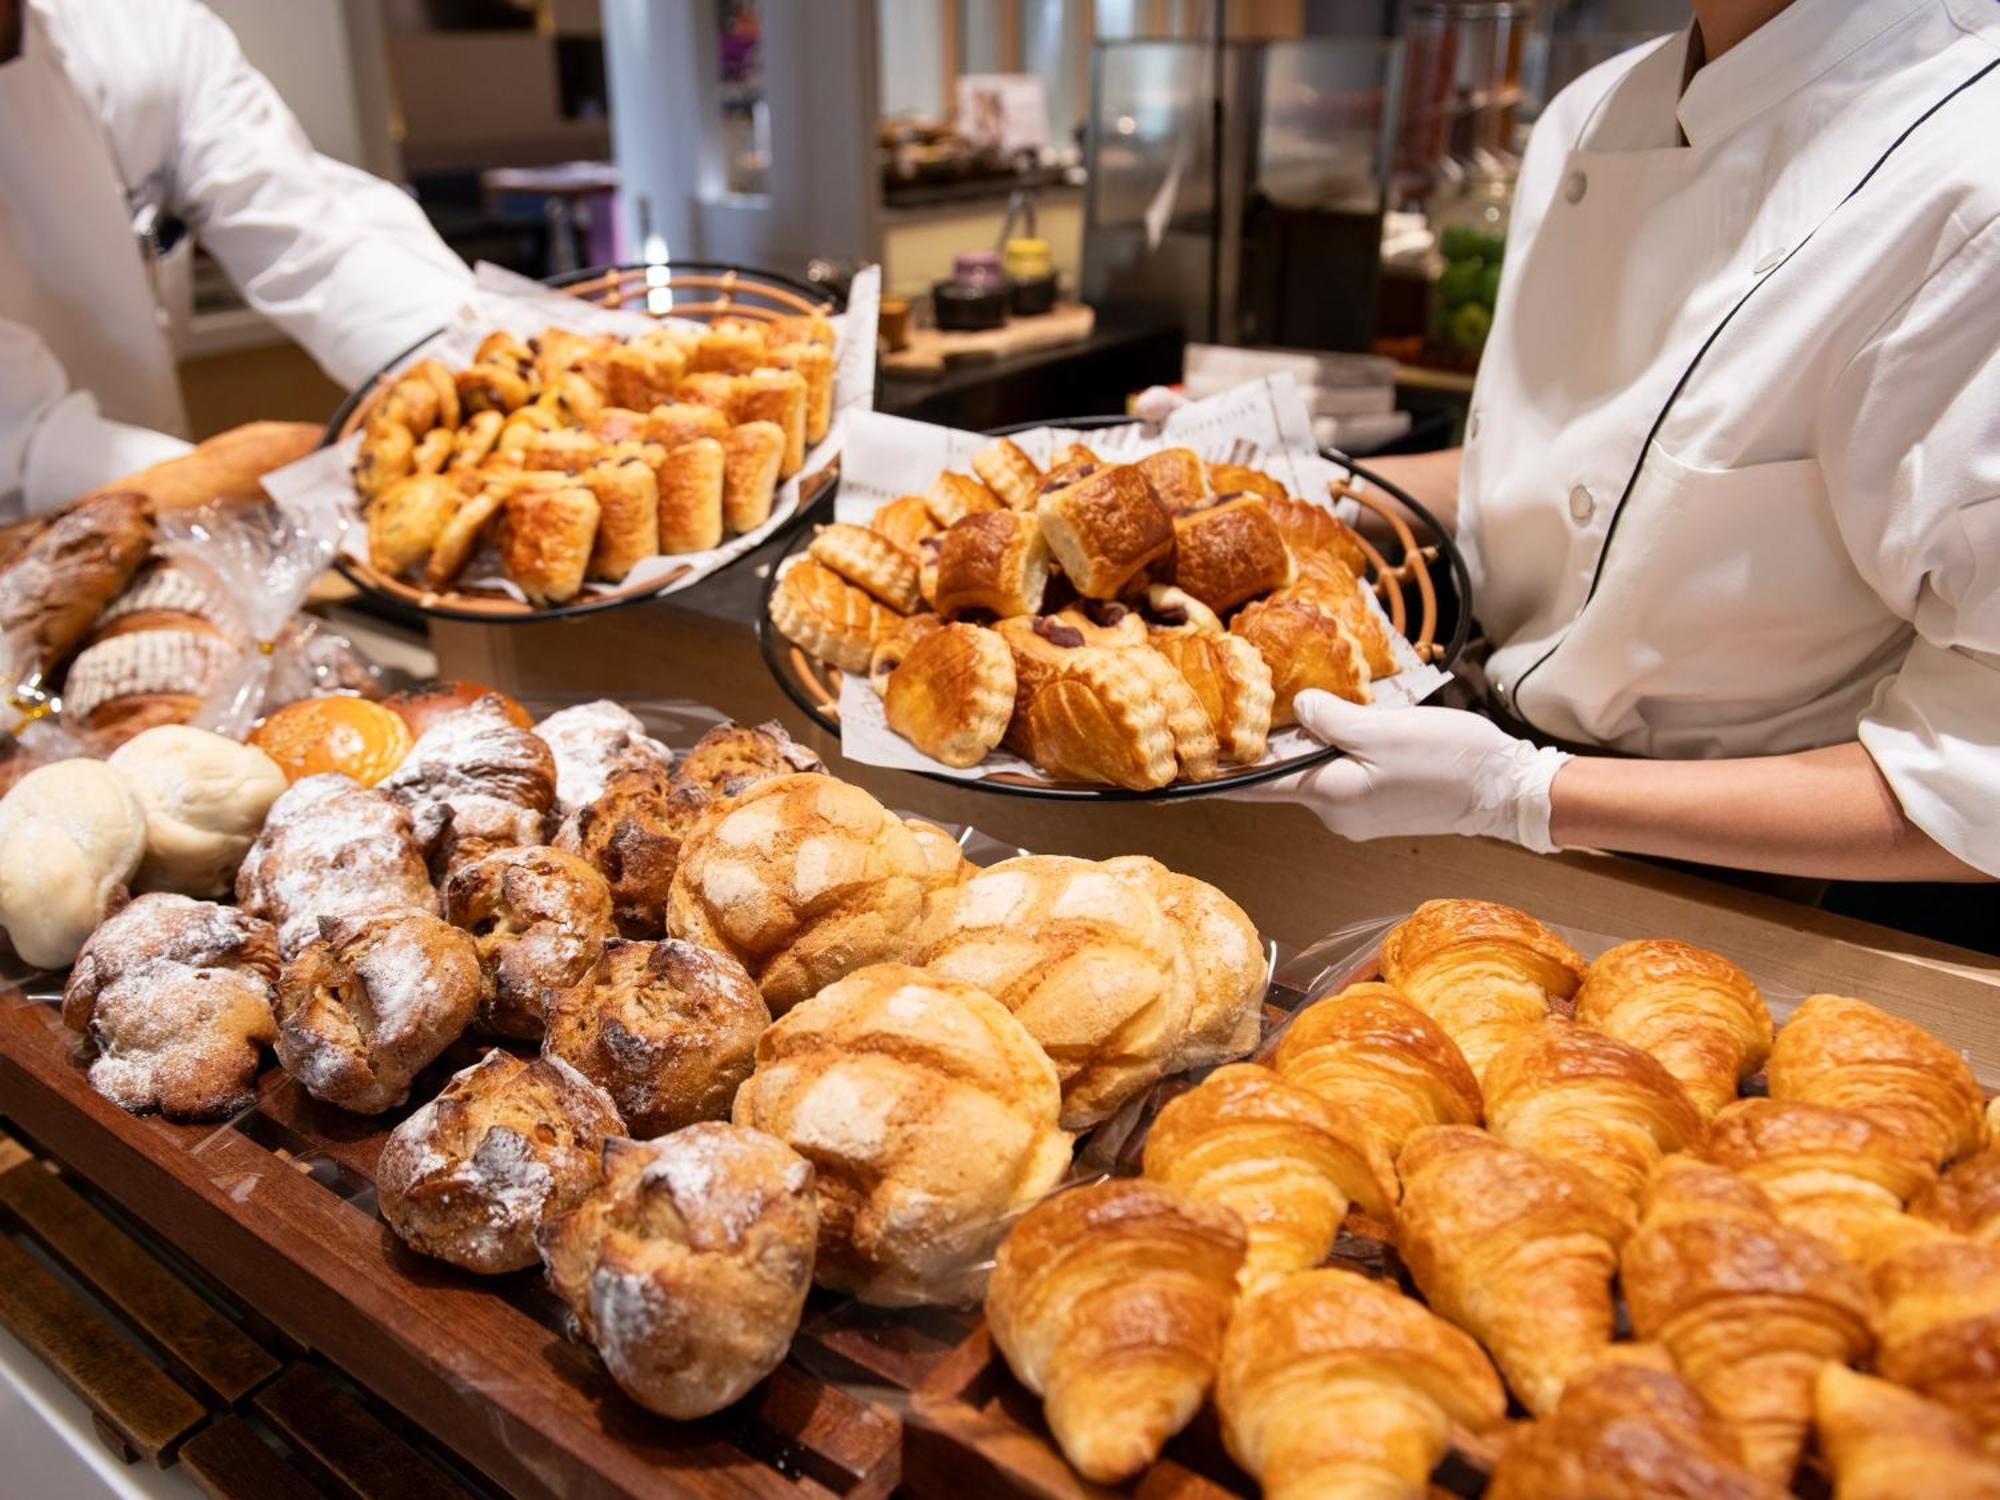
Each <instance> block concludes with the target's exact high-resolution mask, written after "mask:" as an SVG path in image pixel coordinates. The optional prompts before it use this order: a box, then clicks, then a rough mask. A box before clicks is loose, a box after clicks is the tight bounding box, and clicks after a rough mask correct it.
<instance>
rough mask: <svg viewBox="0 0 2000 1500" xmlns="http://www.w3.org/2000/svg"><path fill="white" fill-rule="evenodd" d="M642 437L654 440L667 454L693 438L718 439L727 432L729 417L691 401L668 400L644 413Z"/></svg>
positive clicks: (726, 434)
mask: <svg viewBox="0 0 2000 1500" xmlns="http://www.w3.org/2000/svg"><path fill="white" fill-rule="evenodd" d="M643 430H644V432H645V435H646V440H647V441H648V442H652V443H658V444H659V445H660V446H661V447H662V448H664V449H666V450H667V451H668V452H669V453H671V452H673V451H674V449H676V448H681V447H685V446H686V445H687V444H689V443H692V442H693V441H694V440H695V439H696V438H716V439H718V440H719V439H721V438H724V437H727V436H728V435H729V418H727V417H725V416H724V415H723V414H722V413H721V412H719V411H717V410H716V409H715V408H714V407H712V406H702V405H700V404H699V403H696V402H692V401H669V402H666V403H664V404H662V405H659V406H655V407H654V408H652V410H650V411H648V412H647V413H646V425H645V427H644V429H643Z"/></svg>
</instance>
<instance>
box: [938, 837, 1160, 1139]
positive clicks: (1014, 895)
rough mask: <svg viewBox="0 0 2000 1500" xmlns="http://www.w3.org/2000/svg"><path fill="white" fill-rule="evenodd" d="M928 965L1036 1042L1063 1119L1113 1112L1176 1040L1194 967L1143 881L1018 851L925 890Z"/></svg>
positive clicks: (1082, 1120) (1091, 1118) (1088, 1119)
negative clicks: (1052, 1076) (993, 1005)
mask: <svg viewBox="0 0 2000 1500" xmlns="http://www.w3.org/2000/svg"><path fill="white" fill-rule="evenodd" d="M918 951H919V958H920V961H921V962H922V963H923V964H924V965H925V966H926V967H927V968H928V969H929V970H930V971H931V972H932V973H933V974H936V975H937V976H939V977H940V978H944V979H951V980H956V981H957V982H959V983H961V984H970V985H976V986H977V987H978V988H980V989H982V990H984V991H985V992H986V993H988V994H990V995H992V996H993V997H994V998H995V999H996V1000H998V1001H999V1002H1000V1003H1001V1004H1002V1005H1004V1006H1006V1007H1007V1009H1008V1010H1010V1011H1012V1012H1013V1013H1014V1015H1015V1016H1016V1018H1018V1019H1019V1020H1020V1022H1021V1024H1022V1025H1023V1026H1025V1027H1027V1029H1028V1034H1029V1035H1030V1036H1032V1037H1034V1038H1035V1039H1036V1041H1037V1042H1039V1043H1040V1044H1041V1045H1042V1046H1043V1047H1044V1048H1046V1049H1047V1050H1048V1053H1049V1056H1050V1057H1051V1058H1053V1059H1054V1061H1055V1065H1056V1072H1057V1074H1058V1075H1059V1076H1060V1077H1061V1079H1062V1089H1063V1115H1062V1122H1063V1126H1064V1128H1065V1129H1069V1130H1080V1129H1082V1128H1084V1127H1085V1126H1087V1125H1094V1124H1096V1123H1098V1122H1099V1121H1101V1120H1106V1119H1109V1118H1110V1117H1111V1116H1112V1115H1114V1114H1116V1113H1117V1112H1118V1110H1119V1108H1120V1107H1121V1106H1123V1105H1124V1104H1125V1102H1126V1101H1127V1100H1129V1099H1131V1098H1133V1097H1135V1096H1136V1095H1138V1094H1139V1093H1141V1092H1143V1091H1144V1090H1145V1089H1146V1088H1147V1087H1149V1086H1150V1085H1151V1084H1152V1083H1153V1082H1154V1081H1155V1080H1157V1079H1158V1078H1159V1077H1160V1075H1161V1074H1162V1073H1163V1072H1165V1071H1166V1069H1167V1067H1168V1065H1169V1063H1170V1062H1171V1061H1172V1059H1173V1058H1175V1057H1176V1056H1177V1055H1178V1054H1179V1052H1180V1050H1181V1048H1182V1047H1183V1046H1184V1045H1185V1044H1186V1042H1187V1036H1188V1021H1189V1017H1190V1015H1191V1014H1192V1012H1193V1008H1194V998H1195V976H1194V969H1193V966H1192V964H1191V963H1190V962H1189V959H1188V954H1187V945H1186V943H1185V941H1184V940H1183V939H1182V937H1181V934H1180V931H1179V929H1178V928H1176V927H1175V926H1174V924H1173V923H1172V922H1171V921H1170V920H1169V919H1168V917H1167V915H1166V913H1165V912H1164V911H1162V910H1161V908H1160V904H1159V902H1158V901H1157V900H1156V899H1155V898H1154V897H1153V896H1152V895H1151V894H1150V893H1149V891H1147V890H1144V889H1139V888H1137V887H1136V886H1135V885H1134V883H1133V882H1132V881H1131V880H1130V879H1126V878H1121V877H1120V876H1119V875H1118V874H1117V873H1115V872H1113V871H1110V870H1107V869H1105V868H1104V867H1103V866H1101V865H1097V864H1093V863H1092V862H1091V861H1089V860H1084V859H1070V858H1068V857H1066V856H1061V855H1026V856H1023V857H1022V858H1019V859H1009V860H1003V861H1001V862H1000V863H999V864H997V865H991V866H988V867H987V868H986V869H984V870H982V871H980V872H979V873H978V874H977V875H974V876H973V877H972V878H971V879H970V880H968V881H966V882H965V883H964V884H963V885H960V886H957V887H956V888H954V889H951V890H946V891H940V892H938V893H937V894H936V895H935V896H933V898H932V902H931V910H930V913H929V914H928V915H927V916H926V918H925V921H924V932H923V937H922V940H921V942H920V944H919V950H918Z"/></svg>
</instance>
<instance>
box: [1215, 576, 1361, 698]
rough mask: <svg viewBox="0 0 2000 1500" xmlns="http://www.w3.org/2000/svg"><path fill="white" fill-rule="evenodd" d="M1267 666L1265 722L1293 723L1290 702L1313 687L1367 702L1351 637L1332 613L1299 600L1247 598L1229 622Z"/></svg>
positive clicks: (1359, 652)
mask: <svg viewBox="0 0 2000 1500" xmlns="http://www.w3.org/2000/svg"><path fill="white" fill-rule="evenodd" d="M1229 629H1230V632H1231V633H1232V634H1234V635H1238V636H1241V637H1242V638H1243V639H1244V640H1246V641H1248V642H1249V643H1250V644H1251V645H1253V646H1255V647H1256V648H1257V653H1258V655H1260V656H1262V657H1263V658H1264V662H1265V664H1266V665H1267V666H1269V667H1270V669H1271V691H1272V693H1273V695H1274V704H1273V707H1272V710H1271V725H1272V727H1273V728H1282V727H1284V726H1285V725H1288V724H1296V723H1297V722H1298V714H1297V712H1296V711H1295V710H1294V708H1293V706H1292V700H1293V699H1294V698H1296V697H1297V696H1298V695H1299V694H1300V693H1302V692H1304V691H1305V690H1306V689H1307V688H1319V689H1320V690H1322V691H1323V692H1328V693H1332V694H1333V695H1334V696H1335V697H1336V698H1345V699H1346V700H1347V701H1348V702H1349V703H1367V702H1369V701H1371V694H1370V693H1369V690H1368V663H1367V661H1366V659H1365V658H1364V657H1363V656H1362V652H1361V647H1360V646H1359V645H1358V644H1357V643H1356V642H1355V639H1354V636H1353V635H1352V634H1351V633H1350V632H1349V631H1348V630H1347V628H1346V627H1345V626H1343V625H1342V624H1341V622H1340V621H1339V620H1338V619H1336V618H1334V617H1333V616H1332V615H1329V614H1327V613H1326V612H1325V611H1324V610H1321V609H1319V608H1317V607H1316V606H1314V605H1311V604H1308V603H1306V602H1304V601H1303V600H1298V599H1289V600H1275V599H1253V600H1251V601H1250V603H1248V604H1246V605H1244V606H1243V608H1242V609H1240V610H1238V611H1237V612H1236V618H1235V619H1233V620H1231V621H1230V622H1229Z"/></svg>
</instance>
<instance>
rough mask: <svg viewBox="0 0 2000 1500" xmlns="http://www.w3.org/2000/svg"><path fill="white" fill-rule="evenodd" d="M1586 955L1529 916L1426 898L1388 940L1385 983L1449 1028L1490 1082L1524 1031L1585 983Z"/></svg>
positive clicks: (1495, 907) (1384, 956)
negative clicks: (1496, 1064) (1494, 1063)
mask: <svg viewBox="0 0 2000 1500" xmlns="http://www.w3.org/2000/svg"><path fill="white" fill-rule="evenodd" d="M1583 971H1584V962H1583V957H1582V955H1581V954H1579V953H1577V952H1576V950H1575V949H1573V948H1571V947H1570V945H1569V944H1568V943H1565V942H1564V941H1563V940H1562V939H1561V938H1560V937H1558V936H1556V934H1555V933H1553V932H1551V931H1550V930H1549V929H1548V928H1546V927H1544V926H1543V925H1542V924H1541V923H1540V922H1537V921H1536V920H1535V919H1534V918H1533V917H1531V916H1529V915H1528V914H1527V913H1526V912H1519V911H1515V910H1514V909H1513V908H1512V907H1509V906H1498V905H1495V904H1494V903H1493V902H1491V901H1426V902H1425V903H1424V904H1423V905H1422V906H1420V907H1418V908H1417V909H1416V911H1414V912H1413V913H1411V914H1410V916H1409V918H1408V919H1407V920H1406V921H1404V922H1402V923H1401V924H1399V925H1398V926H1396V927H1392V928H1391V929H1390V930H1389V933H1388V936H1386V937H1384V938H1383V939H1382V978H1383V979H1384V980H1386V981H1387V982H1388V983H1389V984H1390V985H1392V986H1393V987H1394V988H1395V989H1396V990H1397V991H1398V992H1400V993H1401V994H1402V995H1403V996H1404V997H1405V998H1407V999H1408V1000H1409V1001H1410V1002H1411V1003H1412V1004H1414V1005H1415V1006H1416V1007H1417V1008H1418V1009H1419V1010H1421V1011H1423V1012H1424V1013H1425V1014H1426V1015H1428V1016H1429V1017H1430V1018H1431V1019H1432V1020H1434V1021H1436V1022H1437V1023H1438V1025H1440V1026H1442V1027H1443V1028H1444V1030H1445V1035H1447V1036H1449V1037H1450V1038H1451V1039H1452V1040H1453V1041H1454V1042H1456V1043H1458V1050H1459V1051H1461V1052H1463V1053H1464V1054H1465V1060H1466V1061H1467V1062H1468V1063H1470V1064H1471V1065H1472V1073H1473V1076H1474V1077H1475V1078H1483V1077H1484V1076H1485V1074H1486V1064H1487V1063H1488V1062H1489V1061H1491V1060H1492V1057H1493V1054H1494V1053H1496V1052H1498V1051H1499V1050H1500V1049H1501V1047H1502V1046H1504V1045H1505V1044H1506V1042H1507V1040H1508V1038H1510V1037H1511V1036H1512V1035H1513V1034H1514V1033H1515V1032H1516V1031H1517V1030H1519V1029H1520V1028H1521V1027H1523V1026H1526V1025H1530V1024H1533V1023H1535V1022H1539V1021H1541V1020H1542V1019H1543V1018H1544V1017H1545V1016H1547V1015H1548V1013H1549V1002H1550V1001H1551V1000H1566V999H1568V998H1569V997H1570V996H1571V995H1573V994H1574V993H1576V987H1577V986H1578V985H1579V984H1581V983H1582V982H1583Z"/></svg>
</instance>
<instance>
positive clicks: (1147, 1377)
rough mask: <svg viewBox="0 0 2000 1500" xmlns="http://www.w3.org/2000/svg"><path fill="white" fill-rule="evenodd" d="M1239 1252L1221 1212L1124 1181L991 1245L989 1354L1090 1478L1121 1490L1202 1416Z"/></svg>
mask: <svg viewBox="0 0 2000 1500" xmlns="http://www.w3.org/2000/svg"><path fill="white" fill-rule="evenodd" d="M1243 1249H1244V1236H1243V1229H1242V1226H1241V1225H1240V1224H1239V1223H1238V1222H1237V1219H1236V1216H1235V1215H1234V1214H1232V1213H1230V1212H1229V1211H1228V1210H1226V1209H1221V1208H1215V1207H1212V1206H1210V1205H1208V1204H1205V1203H1201V1202H1199V1201H1197V1200H1195V1199H1193V1198H1190V1197H1188V1196H1186V1195H1185V1194H1182V1193H1178V1192H1175V1191H1174V1190H1173V1189H1171V1188H1167V1187H1163V1186H1160V1185H1159V1184H1157V1183H1151V1182H1146V1181H1144V1180H1141V1179H1131V1178H1126V1179H1117V1180H1113V1181H1110V1182H1104V1183H1099V1184H1097V1185H1096V1186H1093V1187H1085V1188H1078V1189H1076V1190H1075V1191H1073V1192H1067V1193H1061V1194H1058V1195H1057V1196H1056V1197H1054V1198H1051V1199H1048V1200H1047V1201H1045V1202H1043V1203H1042V1204H1041V1205H1039V1206H1038V1207H1036V1208H1034V1209H1032V1210H1030V1211H1029V1212H1028V1213H1027V1214H1025V1215H1024V1216H1023V1217H1022V1218H1021V1220H1020V1221H1019V1222H1018V1223H1017V1224H1016V1225H1015V1226H1014V1228H1013V1230H1012V1231H1011V1232H1010V1233H1009V1234H1008V1236H1007V1238H1006V1239H1005V1240H1003V1241H1002V1242H1001V1245H1000V1250H999V1253H998V1255H997V1256H996V1258H995V1262H994V1267H993V1277H992V1280H991V1282H990V1283H989V1284H988V1287H987V1292H986V1317H987V1322H988V1323H989V1324H990V1325H991V1327H992V1330H993V1339H994V1342H995V1343H997V1344H998V1345H999V1346H1000V1352H1001V1353H1002V1354H1003V1355H1005V1356H1006V1359H1007V1363H1008V1365H1009V1366H1010V1367H1011V1368H1012V1369H1013V1371H1014V1374H1015V1375H1016V1376H1017V1377H1019V1379H1020V1381H1021V1383H1022V1384H1023V1385H1025V1386H1027V1387H1028V1389H1029V1390H1031V1391H1034V1392H1035V1393H1036V1394H1038V1395H1040V1396H1041V1397H1042V1398H1043V1404H1044V1410H1045V1412H1046V1414H1047V1417H1048V1421H1049V1427H1050V1429H1051V1430H1052V1431H1053V1432H1054V1433H1055V1438H1056V1442H1057V1443H1058V1445H1060V1447H1061V1448H1062V1451H1063V1455H1064V1457H1066V1458H1067V1459H1068V1460H1069V1461H1070V1463H1071V1465H1072V1466H1074V1467H1075V1469H1076V1471H1077V1472H1078V1473H1080V1474H1082V1475H1083V1476H1084V1477H1085V1478H1086V1479H1091V1480H1095V1481H1097V1482H1098V1483H1101V1484H1115V1483H1118V1482H1119V1481H1121V1480H1124V1479H1129V1478H1130V1477H1131V1476H1133V1475H1134V1474H1137V1473H1138V1472H1139V1471H1140V1470H1142V1469H1144V1468H1145V1467H1146V1466H1147V1465H1148V1464H1150V1463H1152V1462H1153V1460H1154V1459H1156V1458H1158V1457H1159V1454H1160V1450H1161V1448H1162V1447H1164V1446H1165V1445H1166V1442H1167V1439H1169V1438H1170V1437H1172V1436H1173V1435H1174V1434H1175V1433H1177V1432H1179V1431H1180V1430H1181V1428H1183V1427H1185V1426H1186V1425H1187V1424H1188V1422H1189V1421H1190V1420H1191V1419H1192V1418H1193V1416H1194V1414H1195V1412H1196V1411H1198V1410H1199V1409H1200V1408H1201V1403H1202V1401H1203V1399H1204V1398H1205V1397H1206V1396H1207V1394H1208V1388H1209V1385H1210V1384H1211V1382H1212V1381H1213V1380H1214V1378H1215V1367H1216V1362H1217V1360H1218V1359H1219V1358H1220V1357H1221V1353H1222V1336H1223V1331H1224V1329H1225V1327H1226V1326H1227V1324H1228V1322H1229V1313H1230V1307H1231V1304H1232V1301H1233V1297H1234V1291H1235V1279H1236V1273H1237V1270H1238V1268H1239V1267H1240V1266H1241V1265H1242V1263H1243Z"/></svg>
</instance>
